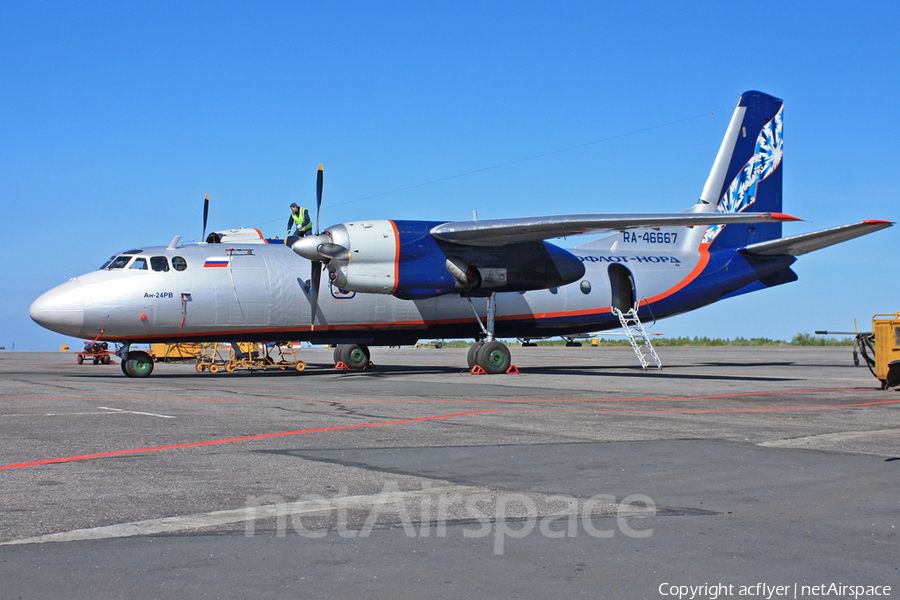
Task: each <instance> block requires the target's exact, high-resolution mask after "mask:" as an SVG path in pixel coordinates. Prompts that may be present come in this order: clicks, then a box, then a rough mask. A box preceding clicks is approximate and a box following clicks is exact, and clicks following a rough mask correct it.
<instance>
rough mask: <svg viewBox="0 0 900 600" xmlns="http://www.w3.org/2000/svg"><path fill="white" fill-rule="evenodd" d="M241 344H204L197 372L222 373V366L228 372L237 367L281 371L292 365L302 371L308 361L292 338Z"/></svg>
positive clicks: (198, 360) (291, 367)
mask: <svg viewBox="0 0 900 600" xmlns="http://www.w3.org/2000/svg"><path fill="white" fill-rule="evenodd" d="M237 346H238V347H237V349H235V347H234V345H232V344H214V345H212V346H211V347H208V348H204V349H203V351H202V352H201V354H200V356H198V357H197V366H196V369H197V372H198V373H202V372H203V371H207V370H208V371H209V372H210V373H218V372H219V370H220V369H224V370H225V371H227V372H228V373H233V372H234V371H236V370H237V369H248V370H250V371H253V370H254V369H257V370H266V369H278V370H280V371H287V370H288V369H292V370H296V371H298V372H299V371H303V370H304V369H305V368H306V363H305V362H303V361H302V360H299V359H298V358H297V354H296V352H295V351H294V345H293V344H291V343H290V342H287V343H274V344H255V343H239V344H237Z"/></svg>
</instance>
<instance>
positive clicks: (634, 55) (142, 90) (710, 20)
mask: <svg viewBox="0 0 900 600" xmlns="http://www.w3.org/2000/svg"><path fill="white" fill-rule="evenodd" d="M834 4H835V5H837V6H835V7H832V4H831V3H821V2H789V3H777V4H776V3H762V4H760V3H756V4H748V3H733V2H702V3H694V2H646V3H643V2H642V3H611V2H558V1H557V2H485V3H472V2H442V3H438V2H402V1H400V2H398V1H393V2H316V3H312V2H277V1H273V2H265V3H260V2H246V3H240V2H227V1H226V2H190V3H185V2H153V3H128V2H126V3H109V2H105V3H99V2H89V1H86V2H5V3H3V4H2V5H0V82H2V83H0V206H2V211H3V212H2V214H3V220H2V222H3V232H4V237H5V240H4V242H5V243H4V244H3V247H4V252H3V259H2V261H0V276H2V288H0V345H2V346H6V347H7V348H9V347H10V346H11V345H12V344H13V343H15V347H16V349H54V348H58V346H59V344H61V343H70V344H77V343H78V342H77V340H72V339H71V338H65V337H63V336H59V335H56V334H53V333H50V332H47V331H45V330H43V329H42V328H40V327H39V326H37V325H36V324H34V323H33V322H32V321H31V319H30V318H29V316H28V306H29V305H30V303H31V302H32V301H33V300H34V299H35V298H36V297H37V296H38V295H39V294H41V293H42V292H44V291H45V290H47V289H49V288H51V287H53V286H55V285H57V284H59V283H62V282H63V281H65V280H66V279H67V278H69V277H72V276H75V275H79V274H82V273H84V272H87V271H90V270H92V269H95V268H97V267H99V266H100V264H101V263H102V262H103V260H104V259H105V258H107V257H108V256H109V255H110V254H112V253H114V252H116V251H120V250H124V249H126V248H130V247H134V246H142V245H156V244H166V243H168V242H169V240H171V239H172V237H173V236H174V235H176V234H181V235H183V236H184V238H185V239H191V238H197V237H199V235H200V230H201V211H202V200H203V197H204V195H205V194H209V195H210V199H211V202H212V209H211V211H212V213H211V217H210V228H211V229H215V228H219V229H222V228H229V227H238V226H255V227H259V228H260V229H262V230H263V232H264V233H265V234H266V235H283V233H284V232H283V229H282V228H283V227H284V221H285V220H286V219H287V205H288V204H289V203H290V202H291V201H298V202H299V203H300V204H301V205H303V204H306V205H307V206H312V205H314V193H315V171H316V168H317V166H318V164H319V163H320V162H321V163H324V164H325V174H326V179H325V202H324V207H323V216H322V225H323V227H324V226H326V225H330V224H334V223H338V222H342V221H347V220H353V219H363V218H395V219H436V220H437V219H446V220H457V219H469V218H471V215H472V210H473V209H477V210H478V215H479V217H480V218H499V217H506V216H527V215H539V214H564V213H583V212H634V211H645V210H646V211H678V210H682V209H684V208H687V207H688V206H690V205H691V204H693V203H694V202H695V201H696V199H697V197H698V196H699V194H700V192H701V189H702V187H703V183H704V181H705V179H706V176H707V175H708V173H709V169H710V166H711V164H712V161H713V158H714V157H715V154H716V151H717V150H718V147H719V143H720V141H721V139H722V136H723V134H724V131H725V128H726V126H727V123H728V120H729V118H730V116H731V112H732V110H733V107H734V104H735V103H736V102H737V99H738V97H739V95H740V94H741V93H742V92H744V91H745V90H748V89H758V90H761V91H764V92H767V93H770V94H772V95H775V96H778V97H780V98H783V99H784V100H785V159H784V186H785V190H784V191H785V206H784V209H785V212H788V213H790V214H793V215H796V216H798V217H801V218H803V219H806V222H805V223H800V224H788V225H785V228H784V229H785V233H786V234H793V233H802V232H804V231H810V230H813V229H819V228H824V227H830V226H834V225H840V224H844V223H850V222H853V221H858V220H862V219H867V218H878V219H888V220H898V219H900V214H898V213H900V211H898V209H897V200H898V196H900V194H898V191H900V185H898V177H897V172H898V164H900V160H898V158H900V156H898V154H900V152H898V145H897V132H898V131H900V117H898V112H900V111H898V109H897V99H898V92H900V68H898V65H900V44H898V43H897V35H898V30H897V25H898V23H900V3H897V2H896V1H885V2H871V3H867V2H863V3H852V5H851V3H840V4H839V3H834ZM659 125H664V126H662V127H656V126H659ZM590 142H596V143H590ZM585 144H586V145H585ZM575 146H580V147H578V148H575V149H571V150H566V151H561V152H555V151H557V150H562V149H566V148H572V147H575ZM531 157H537V158H532V159H530V160H524V161H522V160H521V159H528V158H531ZM517 161H518V162H517ZM507 163H512V164H507ZM504 164H505V165H506V166H498V167H497V168H488V167H494V166H496V165H504ZM473 172H474V173H473ZM467 173H468V174H467ZM457 176H458V177H457ZM437 180H441V181H438V182H437V183H429V182H435V181H437ZM419 184H428V185H419ZM413 186H416V187H413ZM406 188H409V189H406ZM396 190H403V191H396ZM898 236H900V228H892V229H888V230H885V231H882V232H878V233H876V234H873V235H872V236H870V237H867V238H861V239H858V240H855V241H852V242H849V243H846V244H842V245H840V246H835V247H832V248H830V249H826V250H823V251H820V252H816V253H814V254H811V255H807V256H805V257H801V259H800V261H798V263H797V265H796V266H795V270H796V272H797V273H798V274H799V276H800V280H799V281H798V282H795V283H792V284H788V285H786V286H782V287H779V288H775V289H772V290H767V291H763V292H758V293H755V294H750V295H747V296H744V297H742V298H737V299H732V300H727V301H724V302H721V303H719V304H716V305H713V306H711V307H708V308H705V309H701V310H700V311H696V312H694V313H691V314H689V315H684V316H680V317H676V318H674V319H670V320H667V321H664V322H662V323H660V324H659V325H657V328H656V330H657V331H662V332H665V333H666V334H668V335H709V336H722V337H734V336H737V335H743V336H747V337H750V336H767V337H772V338H780V339H790V338H791V337H792V336H793V335H794V334H795V333H797V332H801V331H804V332H812V331H813V330H815V329H818V328H825V327H827V328H831V329H834V328H838V329H851V328H852V326H853V319H854V318H857V319H859V320H860V323H861V325H862V326H863V327H867V326H868V325H867V324H868V322H869V319H870V318H871V315H872V314H873V313H876V312H887V311H895V310H900V297H898V294H897V293H896V292H897V289H898V285H897V283H896V282H895V279H894V278H895V276H896V273H897V271H898V262H900V259H898V256H900V244H898V239H900V238H898ZM587 239H588V238H585V241H586V240H587Z"/></svg>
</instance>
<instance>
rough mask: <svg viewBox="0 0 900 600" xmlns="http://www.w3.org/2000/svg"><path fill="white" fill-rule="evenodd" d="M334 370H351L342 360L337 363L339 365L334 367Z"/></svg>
mask: <svg viewBox="0 0 900 600" xmlns="http://www.w3.org/2000/svg"><path fill="white" fill-rule="evenodd" d="M334 368H335V369H337V370H338V371H349V370H350V367H348V366H347V365H345V364H344V361H342V360H339V361H338V362H337V364H336V365H334Z"/></svg>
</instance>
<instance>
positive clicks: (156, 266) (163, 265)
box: [150, 256, 169, 271]
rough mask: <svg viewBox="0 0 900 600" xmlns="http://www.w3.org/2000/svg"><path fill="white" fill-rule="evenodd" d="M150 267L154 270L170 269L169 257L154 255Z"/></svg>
mask: <svg viewBox="0 0 900 600" xmlns="http://www.w3.org/2000/svg"><path fill="white" fill-rule="evenodd" d="M150 267H151V268H152V269H153V270H154V271H168V270H169V259H167V258H166V257H165V256H154V257H152V258H151V259H150Z"/></svg>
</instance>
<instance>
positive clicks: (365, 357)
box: [341, 344, 369, 371]
mask: <svg viewBox="0 0 900 600" xmlns="http://www.w3.org/2000/svg"><path fill="white" fill-rule="evenodd" d="M341 360H342V361H344V364H345V365H347V367H348V368H350V369H352V370H354V371H358V370H360V369H365V368H366V367H367V366H369V347H368V346H364V345H360V344H346V345H344V351H343V352H342V353H341Z"/></svg>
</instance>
